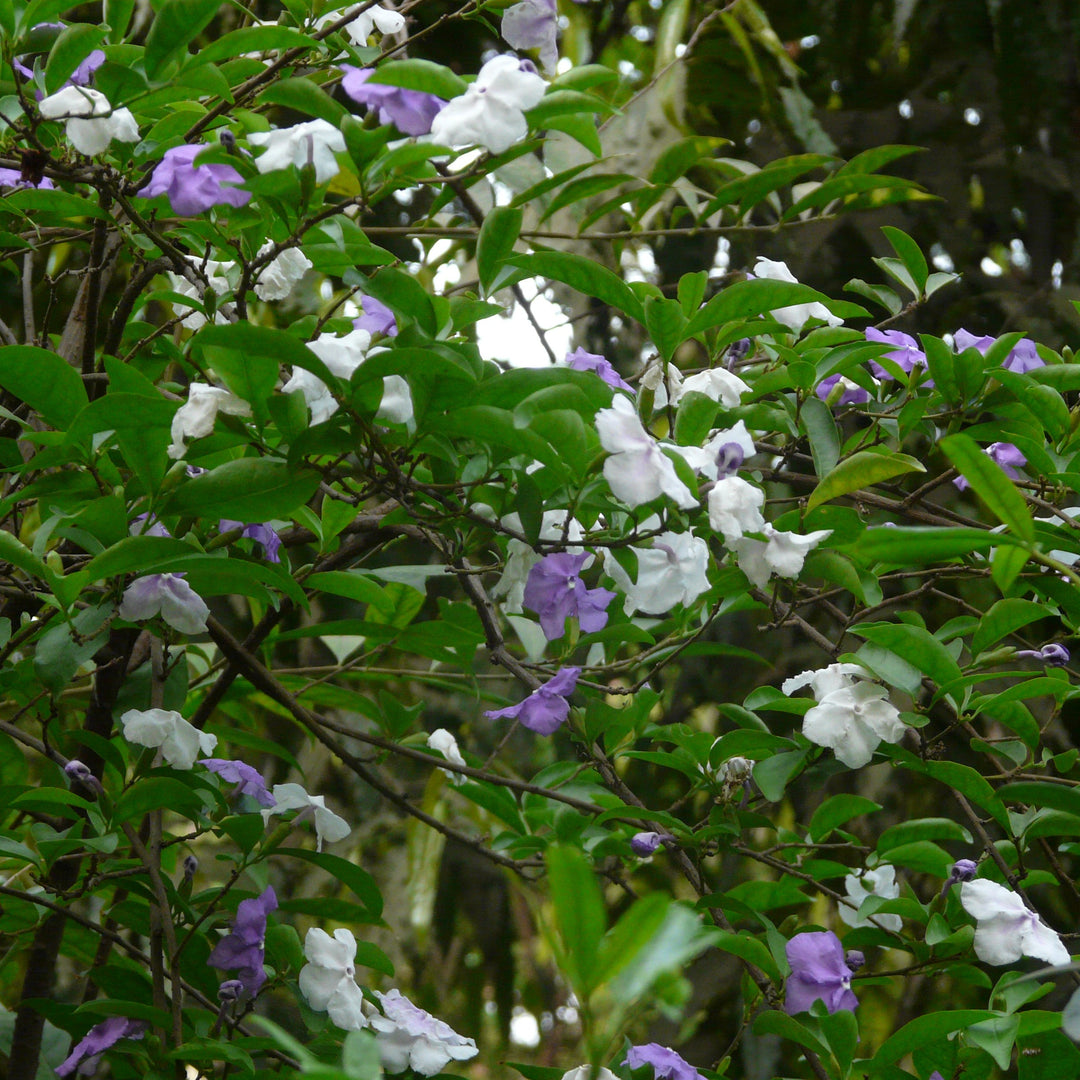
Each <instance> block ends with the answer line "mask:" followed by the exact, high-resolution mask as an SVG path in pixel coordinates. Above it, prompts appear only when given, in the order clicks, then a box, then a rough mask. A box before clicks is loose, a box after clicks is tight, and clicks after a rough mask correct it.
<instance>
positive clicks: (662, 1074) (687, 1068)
mask: <svg viewBox="0 0 1080 1080" xmlns="http://www.w3.org/2000/svg"><path fill="white" fill-rule="evenodd" d="M623 1064H624V1065H626V1066H628V1067H629V1068H631V1069H640V1068H642V1067H644V1066H645V1065H651V1066H652V1068H653V1075H654V1076H655V1077H656V1080H703V1078H702V1075H701V1073H699V1072H698V1071H697V1069H695V1068H694V1066H693V1065H691V1064H690V1063H689V1062H688V1061H686V1060H685V1059H684V1058H683V1057H681V1056H680V1055H679V1054H676V1053H675V1051H674V1050H671V1049H669V1048H668V1047H666V1046H661V1045H660V1044H659V1043H644V1044H643V1045H641V1046H631V1047H630V1049H629V1050H627V1052H626V1058H625V1060H624V1061H623Z"/></svg>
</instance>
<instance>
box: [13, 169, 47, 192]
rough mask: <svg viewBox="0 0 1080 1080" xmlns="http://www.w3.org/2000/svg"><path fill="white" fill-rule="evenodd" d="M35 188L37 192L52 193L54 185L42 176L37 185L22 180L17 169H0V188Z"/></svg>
mask: <svg viewBox="0 0 1080 1080" xmlns="http://www.w3.org/2000/svg"><path fill="white" fill-rule="evenodd" d="M7 187H13V188H24V187H31V188H37V189H38V190H39V191H53V190H54V189H55V188H56V185H55V184H54V183H53V182H52V181H51V180H50V179H49V178H48V177H47V176H43V177H42V178H41V179H40V180H38V181H37V183H34V182H32V181H30V180H24V179H23V175H22V173H21V172H19V170H18V169H0V188H7Z"/></svg>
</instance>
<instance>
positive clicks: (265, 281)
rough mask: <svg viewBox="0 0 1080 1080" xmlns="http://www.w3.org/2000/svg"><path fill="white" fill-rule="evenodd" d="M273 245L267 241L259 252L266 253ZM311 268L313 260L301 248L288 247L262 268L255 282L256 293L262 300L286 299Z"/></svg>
mask: <svg viewBox="0 0 1080 1080" xmlns="http://www.w3.org/2000/svg"><path fill="white" fill-rule="evenodd" d="M273 246H274V245H273V243H271V242H270V241H267V242H266V243H265V244H263V246H262V247H261V248H259V254H260V255H264V254H265V253H266V252H267V251H269V250H270V249H271V248H272V247H273ZM310 269H311V260H310V259H309V258H308V257H307V256H306V255H305V254H304V253H303V252H302V251H301V250H300V249H299V248H294V247H292V248H286V249H285V250H284V251H283V252H282V253H281V254H280V255H278V256H277V258H275V259H272V260H271V261H270V262H269V263H267V264H266V266H264V267H263V268H262V271H261V272H260V273H259V280H258V281H256V282H255V295H256V296H257V297H258V298H259V299H260V300H284V299H285V298H286V297H287V296H290V295H291V294H292V291H293V286H295V285H296V283H297V282H298V281H299V280H300V279H301V278H302V277H303V276H304V274H306V273H307V272H308V270H310Z"/></svg>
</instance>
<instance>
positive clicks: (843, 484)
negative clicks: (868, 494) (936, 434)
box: [806, 450, 926, 510]
mask: <svg viewBox="0 0 1080 1080" xmlns="http://www.w3.org/2000/svg"><path fill="white" fill-rule="evenodd" d="M910 472H926V469H925V467H924V466H923V464H922V463H921V462H919V461H917V460H916V459H915V458H913V457H908V455H907V454H896V453H891V454H878V453H875V452H874V451H872V450H860V451H859V452H858V453H856V454H852V455H851V457H849V458H845V459H844V460H843V461H841V462H840V464H839V465H837V466H836V468H835V469H833V470H832V472H830V473H829V474H828V476H826V477H825V478H824V479H823V480H822V481H821V483H820V484H818V486H817V487H816V488H814V490H813V492H812V493H811V495H810V498H809V499H808V500H807V502H806V508H807V510H813V509H814V507H815V506H820V505H821V504H822V503H826V502H830V501H831V500H832V499H837V498H839V497H840V496H841V495H849V494H851V492H853V491H859V490H861V489H862V488H868V487H872V486H873V485H874V484H879V483H881V481H882V480H890V479H892V477H894V476H902V475H904V473H910Z"/></svg>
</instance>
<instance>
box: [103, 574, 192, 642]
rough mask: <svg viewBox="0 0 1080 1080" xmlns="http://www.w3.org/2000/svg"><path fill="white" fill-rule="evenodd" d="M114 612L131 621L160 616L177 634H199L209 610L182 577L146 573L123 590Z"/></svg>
mask: <svg viewBox="0 0 1080 1080" xmlns="http://www.w3.org/2000/svg"><path fill="white" fill-rule="evenodd" d="M118 613H119V615H120V618H121V619H129V620H130V621H131V622H142V621H143V620H144V619H152V618H153V617H154V616H155V615H160V616H161V617H162V618H163V619H164V620H165V621H166V622H167V623H168V624H169V625H170V626H171V627H172V628H173V629H174V630H179V631H180V633H181V634H199V633H202V632H203V631H204V630H206V619H207V616H208V615H209V614H210V609H209V608H208V607H207V606H206V601H205V600H203V598H202V597H201V596H200V595H199V594H198V593H197V592H196V591H195V590H194V589H193V588H192V587H191V586H190V585H189V584H188V583H187V582H186V581H185V580H184V575H183V574H150V575H149V576H148V577H141V578H136V579H135V581H133V582H132V583H131V584H130V585H129V586H128V587H127V588H126V589H125V590H124V599H123V600H122V601H121V603H120V607H119V609H118Z"/></svg>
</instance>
